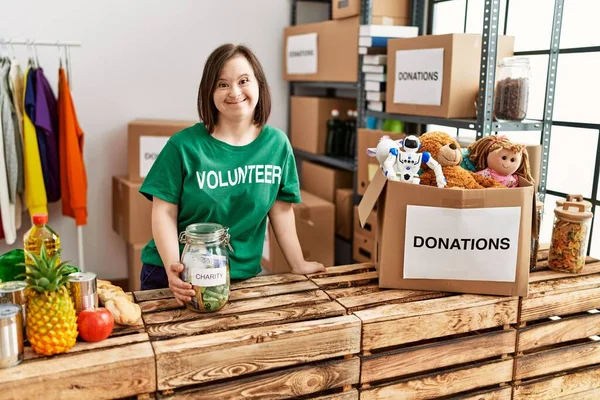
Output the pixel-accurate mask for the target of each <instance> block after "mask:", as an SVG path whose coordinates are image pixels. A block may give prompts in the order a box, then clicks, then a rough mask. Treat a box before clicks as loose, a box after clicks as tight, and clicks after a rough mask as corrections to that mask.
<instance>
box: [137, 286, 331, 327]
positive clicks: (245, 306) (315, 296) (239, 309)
mask: <svg viewBox="0 0 600 400" xmlns="http://www.w3.org/2000/svg"><path fill="white" fill-rule="evenodd" d="M325 301H330V299H329V296H327V295H326V294H325V292H323V291H322V290H310V291H306V292H300V293H292V294H284V295H279V296H269V297H264V298H253V299H248V300H239V301H232V302H229V303H227V304H226V305H225V307H223V308H222V309H220V310H218V311H215V312H212V313H206V314H202V313H198V312H195V311H192V310H188V309H187V308H179V309H176V310H169V311H161V312H154V313H145V314H142V318H143V319H144V322H145V323H146V324H147V325H152V324H164V323H171V322H181V321H189V320H197V319H207V318H208V319H211V318H215V317H217V316H222V315H238V314H242V313H244V312H251V311H255V310H264V309H268V308H275V307H283V306H290V305H300V304H308V303H316V302H325Z"/></svg>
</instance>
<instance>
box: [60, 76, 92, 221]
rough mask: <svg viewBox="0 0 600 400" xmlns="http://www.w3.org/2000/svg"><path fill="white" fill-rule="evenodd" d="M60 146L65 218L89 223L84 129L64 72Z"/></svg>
mask: <svg viewBox="0 0 600 400" xmlns="http://www.w3.org/2000/svg"><path fill="white" fill-rule="evenodd" d="M58 135H59V136H58V143H59V155H60V161H59V162H60V190H61V193H62V209H63V215H65V216H67V217H72V218H75V224H76V225H86V224H87V178H86V173H85V164H84V163H83V130H82V129H81V127H80V126H79V122H78V121H77V114H76V113H75V107H74V105H73V99H72V98H71V92H70V90H69V83H68V82H67V77H66V74H65V70H64V69H63V68H60V69H59V70H58Z"/></svg>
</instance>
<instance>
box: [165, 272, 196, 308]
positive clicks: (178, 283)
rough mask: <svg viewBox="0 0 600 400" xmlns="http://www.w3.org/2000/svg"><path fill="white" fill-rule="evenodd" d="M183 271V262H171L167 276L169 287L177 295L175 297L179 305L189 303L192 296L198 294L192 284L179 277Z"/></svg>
mask: <svg viewBox="0 0 600 400" xmlns="http://www.w3.org/2000/svg"><path fill="white" fill-rule="evenodd" d="M182 272H183V264H180V263H177V264H171V266H170V267H169V269H168V270H167V277H168V278H169V289H171V291H172V292H173V294H174V295H175V299H176V300H177V302H178V303H179V305H183V303H189V302H190V301H192V296H195V295H196V292H194V290H193V289H192V285H190V284H189V283H187V282H184V281H182V280H181V278H180V277H179V274H181V273H182Z"/></svg>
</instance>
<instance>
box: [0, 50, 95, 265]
mask: <svg viewBox="0 0 600 400" xmlns="http://www.w3.org/2000/svg"><path fill="white" fill-rule="evenodd" d="M0 46H4V47H7V46H10V47H11V48H12V46H27V47H28V48H33V50H34V52H35V48H36V46H51V47H57V48H58V49H59V56H60V48H61V47H63V48H64V49H65V59H66V64H67V76H68V77H69V79H68V82H69V87H70V88H71V89H72V84H71V83H72V82H71V73H70V62H69V59H70V58H71V52H70V48H71V47H81V43H79V42H61V41H59V40H57V41H43V40H33V39H24V40H15V39H4V38H0ZM35 57H36V59H37V53H35ZM61 63H62V57H61ZM61 65H62V64H61ZM77 258H78V262H79V265H78V267H79V269H80V270H81V271H85V268H84V265H83V229H82V226H81V225H79V226H77Z"/></svg>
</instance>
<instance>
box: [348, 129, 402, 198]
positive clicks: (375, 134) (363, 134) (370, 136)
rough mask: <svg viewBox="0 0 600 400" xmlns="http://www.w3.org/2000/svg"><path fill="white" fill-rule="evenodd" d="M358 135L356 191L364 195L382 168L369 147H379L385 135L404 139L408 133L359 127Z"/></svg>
mask: <svg viewBox="0 0 600 400" xmlns="http://www.w3.org/2000/svg"><path fill="white" fill-rule="evenodd" d="M357 135H358V138H357V152H358V164H357V168H356V174H357V186H356V193H358V194H360V195H363V194H365V191H366V190H367V186H369V182H371V179H373V176H374V175H375V172H377V170H378V169H379V168H380V165H379V162H377V159H376V158H375V157H369V156H368V155H367V149H368V148H370V147H377V144H378V143H379V139H381V137H383V136H384V135H387V136H389V137H390V138H391V139H392V140H400V139H404V137H406V135H405V134H404V133H390V132H385V131H380V130H375V129H359V130H358V132H357Z"/></svg>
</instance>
